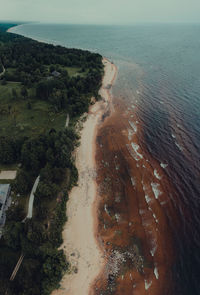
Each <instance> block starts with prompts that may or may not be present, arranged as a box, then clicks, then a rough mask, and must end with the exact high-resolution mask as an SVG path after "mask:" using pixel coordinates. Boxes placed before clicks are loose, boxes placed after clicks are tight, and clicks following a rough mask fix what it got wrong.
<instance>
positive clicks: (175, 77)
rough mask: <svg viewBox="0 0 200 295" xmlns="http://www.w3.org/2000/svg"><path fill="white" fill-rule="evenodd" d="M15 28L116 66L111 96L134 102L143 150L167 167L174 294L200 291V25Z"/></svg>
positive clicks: (25, 26) (193, 293) (190, 294)
mask: <svg viewBox="0 0 200 295" xmlns="http://www.w3.org/2000/svg"><path fill="white" fill-rule="evenodd" d="M12 32H13V33H14V32H15V33H19V34H22V35H24V36H28V37H32V38H34V39H37V40H41V41H45V42H48V43H53V44H55V45H57V44H59V45H63V46H67V47H76V48H82V49H88V50H91V51H94V52H99V53H101V54H102V55H104V56H106V57H108V58H109V59H111V60H113V61H114V63H115V64H116V65H117V67H118V69H119V73H118V78H117V81H116V84H115V86H114V89H113V94H114V96H116V97H125V99H126V100H127V101H128V102H129V103H130V105H132V106H134V107H135V109H136V112H137V117H138V118H139V124H140V127H141V128H142V130H143V134H144V136H143V137H142V138H141V139H140V138H139V139H138V140H139V142H140V146H141V148H142V149H145V150H146V151H148V153H149V154H150V155H151V157H153V158H154V159H156V160H157V161H158V162H159V163H161V166H163V165H162V164H166V165H168V166H163V167H165V170H164V173H165V174H166V175H167V177H168V179H169V182H170V184H171V188H169V191H170V189H171V191H173V193H172V194H171V195H170V198H172V199H173V204H174V210H175V212H176V217H174V216H168V219H169V225H170V227H171V231H172V232H173V238H174V244H175V250H176V255H175V258H174V263H173V266H172V269H171V273H172V276H173V281H174V286H173V290H172V293H171V294H170V295H177V294H178V295H179V294H180V295H186V294H187V295H188V294H189V295H196V294H200V24H151V25H147V24H145V25H142V24H141V25H134V26H89V25H83V26H81V25H51V24H48V25H47V24H45V25H44V24H26V25H22V26H18V27H15V28H14V29H13V30H12ZM174 218H176V220H178V223H177V222H176V223H175V222H174ZM177 224H178V225H177ZM166 252H167V249H166ZM163 294H165V292H164V286H163Z"/></svg>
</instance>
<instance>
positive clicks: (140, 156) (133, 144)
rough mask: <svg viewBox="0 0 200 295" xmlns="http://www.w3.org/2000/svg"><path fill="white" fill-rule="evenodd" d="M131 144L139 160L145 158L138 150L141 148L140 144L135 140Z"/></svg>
mask: <svg viewBox="0 0 200 295" xmlns="http://www.w3.org/2000/svg"><path fill="white" fill-rule="evenodd" d="M131 146H132V148H133V150H134V152H135V154H136V156H137V161H138V160H140V159H143V155H142V154H140V153H139V152H138V149H139V148H140V147H139V145H138V144H136V143H134V142H131Z"/></svg>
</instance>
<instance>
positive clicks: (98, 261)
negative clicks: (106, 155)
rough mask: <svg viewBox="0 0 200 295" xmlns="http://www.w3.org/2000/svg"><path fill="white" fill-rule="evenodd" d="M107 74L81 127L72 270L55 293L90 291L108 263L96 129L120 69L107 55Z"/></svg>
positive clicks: (71, 204)
mask: <svg viewBox="0 0 200 295" xmlns="http://www.w3.org/2000/svg"><path fill="white" fill-rule="evenodd" d="M103 63H104V66H105V74H104V77H103V81H102V87H101V89H100V92H99V93H100V95H101V96H102V98H103V99H102V100H101V101H99V102H96V104H95V105H93V106H91V108H90V110H89V114H88V117H87V120H86V122H85V123H84V125H83V129H82V131H81V142H80V146H79V147H78V148H77V150H76V166H77V168H78V171H79V181H78V186H76V187H74V188H73V189H72V191H71V192H70V195H69V201H68V203H67V212H66V214H67V217H68V221H67V222H66V224H65V227H64V230H63V240H64V242H63V245H62V247H61V248H62V249H63V250H64V252H65V254H66V257H67V259H68V261H69V262H70V263H71V268H70V272H69V273H67V274H66V275H65V276H64V277H63V279H62V281H61V287H60V289H58V290H55V291H54V292H53V293H52V295H64V294H65V295H77V294H81V295H88V294H89V292H90V286H91V285H92V283H93V281H94V279H95V278H96V277H97V275H98V274H99V273H100V271H101V269H102V268H103V266H104V258H103V252H102V251H101V249H100V248H99V245H98V242H97V239H96V229H97V212H96V210H97V206H98V202H97V200H96V196H97V187H96V165H95V151H96V144H95V142H96V133H97V130H98V127H99V126H100V125H101V122H102V120H103V119H104V114H106V112H107V111H109V109H110V108H109V106H110V100H111V94H110V89H111V85H112V84H113V83H114V80H115V78H116V74H117V69H116V66H115V65H114V64H112V63H111V62H109V61H108V60H107V59H105V58H104V59H103Z"/></svg>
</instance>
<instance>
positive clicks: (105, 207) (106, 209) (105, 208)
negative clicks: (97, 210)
mask: <svg viewBox="0 0 200 295" xmlns="http://www.w3.org/2000/svg"><path fill="white" fill-rule="evenodd" d="M104 210H105V212H106V213H107V214H108V215H110V214H109V211H108V208H107V204H105V205H104Z"/></svg>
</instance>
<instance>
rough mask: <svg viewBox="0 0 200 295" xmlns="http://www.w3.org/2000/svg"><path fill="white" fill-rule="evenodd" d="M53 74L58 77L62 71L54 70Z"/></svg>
mask: <svg viewBox="0 0 200 295" xmlns="http://www.w3.org/2000/svg"><path fill="white" fill-rule="evenodd" d="M51 74H52V75H53V76H54V77H58V76H60V73H59V72H57V71H53V72H52V73H51Z"/></svg>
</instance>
